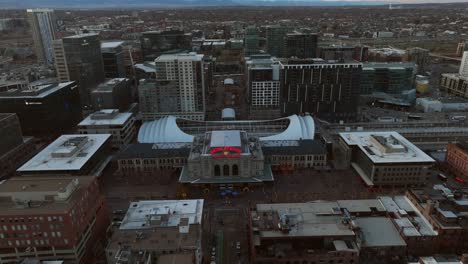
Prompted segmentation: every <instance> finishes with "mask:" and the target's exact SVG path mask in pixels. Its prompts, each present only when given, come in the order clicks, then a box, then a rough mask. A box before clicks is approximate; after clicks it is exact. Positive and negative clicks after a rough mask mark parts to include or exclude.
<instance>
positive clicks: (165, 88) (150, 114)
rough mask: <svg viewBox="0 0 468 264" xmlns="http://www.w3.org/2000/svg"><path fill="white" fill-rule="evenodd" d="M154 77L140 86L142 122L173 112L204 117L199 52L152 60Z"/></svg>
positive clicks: (203, 86) (190, 116)
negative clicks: (154, 68)
mask: <svg viewBox="0 0 468 264" xmlns="http://www.w3.org/2000/svg"><path fill="white" fill-rule="evenodd" d="M155 66H156V80H155V81H154V82H149V83H148V82H146V83H145V84H144V85H140V87H139V90H140V102H143V103H142V104H141V109H140V110H141V112H142V117H143V120H144V121H152V120H155V119H159V118H161V117H162V116H167V115H174V116H177V117H181V118H188V119H192V120H204V118H205V76H204V75H205V72H204V67H203V55H202V54H193V53H188V54H187V53H181V54H165V55H161V56H159V57H158V58H157V59H156V60H155Z"/></svg>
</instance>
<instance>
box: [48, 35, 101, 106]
mask: <svg viewBox="0 0 468 264" xmlns="http://www.w3.org/2000/svg"><path fill="white" fill-rule="evenodd" d="M54 51H55V58H56V59H55V65H56V69H57V76H58V78H59V80H60V81H63V82H65V81H75V82H77V83H78V86H79V88H80V96H81V103H82V104H83V105H87V106H89V105H90V104H91V99H90V93H91V90H93V89H94V88H95V87H96V86H97V85H98V84H100V83H101V82H103V81H104V78H105V77H104V64H103V60H102V54H101V42H100V40H99V35H98V34H82V35H75V36H70V37H65V38H63V39H60V40H56V41H54Z"/></svg>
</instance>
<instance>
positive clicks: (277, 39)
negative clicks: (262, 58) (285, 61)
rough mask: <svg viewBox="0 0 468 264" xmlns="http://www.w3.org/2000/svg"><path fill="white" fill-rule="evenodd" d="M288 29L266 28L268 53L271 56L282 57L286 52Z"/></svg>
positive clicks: (278, 27) (278, 26)
mask: <svg viewBox="0 0 468 264" xmlns="http://www.w3.org/2000/svg"><path fill="white" fill-rule="evenodd" d="M287 32H288V29H287V28H286V27H283V26H280V25H272V26H268V27H267V28H266V44H267V51H268V53H269V54H270V55H271V56H275V57H282V56H283V52H284V37H285V36H286V33H287Z"/></svg>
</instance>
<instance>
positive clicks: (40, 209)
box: [0, 176, 109, 264]
mask: <svg viewBox="0 0 468 264" xmlns="http://www.w3.org/2000/svg"><path fill="white" fill-rule="evenodd" d="M108 225H109V219H108V210H107V205H106V203H105V200H104V197H103V196H102V195H101V194H100V193H99V187H98V182H97V180H96V178H94V177H89V176H83V177H80V178H79V179H77V178H73V177H60V178H57V177H54V178H53V177H34V178H30V177H27V178H24V177H16V178H12V179H9V180H7V181H6V182H4V183H2V184H0V263H17V262H19V261H20V260H21V259H24V258H35V259H39V260H65V263H83V264H84V263H97V257H99V256H103V249H104V243H105V232H106V229H107V226H108Z"/></svg>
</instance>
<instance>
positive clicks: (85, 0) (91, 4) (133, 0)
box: [0, 0, 398, 9]
mask: <svg viewBox="0 0 468 264" xmlns="http://www.w3.org/2000/svg"><path fill="white" fill-rule="evenodd" d="M387 4H389V2H382V1H372V0H368V1H367V0H362V1H359V0H356V1H353V0H345V1H330V0H308V1H304V0H302V1H301V0H98V1H96V0H0V9H5V8H9V9H24V8H36V7H52V8H67V9H88V8H119V9H121V8H158V7H161V8H163V7H165V8H170V7H203V6H216V7H229V6H230V7H233V6H356V5H387ZM392 4H398V2H397V1H395V2H392Z"/></svg>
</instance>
